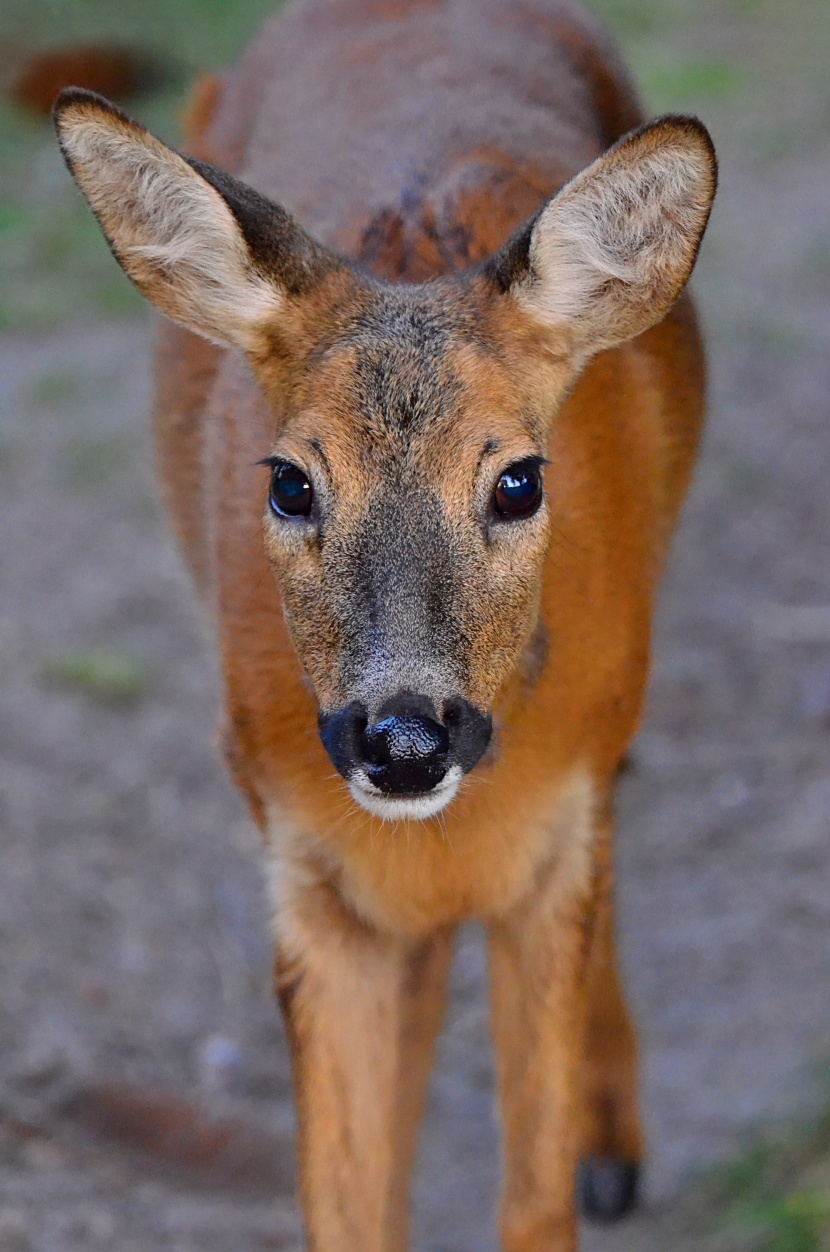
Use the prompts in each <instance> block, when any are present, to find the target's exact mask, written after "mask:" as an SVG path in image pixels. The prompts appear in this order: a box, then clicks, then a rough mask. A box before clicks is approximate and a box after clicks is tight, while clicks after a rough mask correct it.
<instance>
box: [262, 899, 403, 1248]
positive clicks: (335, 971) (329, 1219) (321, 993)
mask: <svg viewBox="0 0 830 1252" xmlns="http://www.w3.org/2000/svg"><path fill="white" fill-rule="evenodd" d="M304 879H305V876H304ZM407 956H408V949H407V946H406V945H405V944H404V943H403V941H400V940H398V939H396V938H394V937H391V936H388V935H382V934H379V933H378V932H376V931H374V930H373V929H372V928H371V927H369V926H368V925H367V924H366V923H365V922H363V921H362V920H361V919H360V918H358V917H357V916H356V915H355V914H354V913H352V912H351V910H350V909H349V908H348V907H347V905H346V904H345V903H344V902H343V900H342V899H341V898H340V896H339V894H338V892H337V890H336V888H335V887H334V886H333V885H332V884H331V883H330V882H327V881H325V880H320V879H318V880H316V881H315V880H308V879H305V880H304V881H303V882H302V885H300V886H297V885H295V886H294V887H293V888H292V889H291V890H290V893H289V894H288V898H287V899H284V902H283V908H282V911H281V916H280V920H279V937H278V944H277V967H276V982H277V990H278V993H279V996H280V1000H281V1002H282V1007H283V1011H284V1014H285V1020H286V1024H287V1029H288V1034H289V1039H290V1042H291V1048H292V1053H293V1061H294V1084H295V1090H296V1096H297V1108H298V1115H299V1169H300V1189H301V1194H302V1201H303V1208H304V1216H305V1223H306V1231H307V1236H308V1248H309V1252H386V1249H387V1231H388V1223H389V1214H390V1200H391V1194H392V1184H393V1160H394V1148H395V1135H394V1118H395V1108H396V1099H397V1079H398V1074H399V1039H400V1027H401V1010H402V1003H403V993H404V988H405V982H406V973H407V964H408V962H407Z"/></svg>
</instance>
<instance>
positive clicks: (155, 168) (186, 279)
mask: <svg viewBox="0 0 830 1252" xmlns="http://www.w3.org/2000/svg"><path fill="white" fill-rule="evenodd" d="M54 115H55V125H56V128H57V132H58V138H59V142H60V145H61V150H62V152H63V155H64V158H65V160H66V163H67V165H68V166H69V169H70V171H71V173H72V174H73V176H74V178H75V180H76V182H77V183H78V186H79V187H80V189H81V191H82V192H83V194H84V195H85V196H86V198H87V200H88V201H89V204H90V206H91V207H92V209H93V211H94V213H95V215H96V217H97V218H98V221H99V223H100V225H101V229H102V230H103V232H104V235H105V236H106V238H107V241H108V243H109V245H110V248H111V249H112V252H113V253H114V255H115V257H116V259H117V260H118V262H119V263H120V265H121V266H122V268H123V269H124V271H125V272H126V273H127V275H128V276H129V277H130V278H131V279H132V281H133V282H134V283H135V285H136V286H137V287H138V288H139V290H140V291H141V292H142V293H143V294H144V295H146V296H147V297H148V299H150V300H151V301H152V302H153V304H155V305H156V306H157V307H158V308H159V309H161V311H162V312H163V313H166V314H167V315H168V316H169V317H171V318H173V320H174V321H177V322H179V323H180V324H181V325H183V326H186V327H187V328H188V329H189V330H194V331H196V332H197V333H198V334H201V335H203V336H205V337H206V338H208V339H211V340H213V341H214V342H216V343H219V344H222V345H224V346H227V347H238V348H242V349H243V350H244V351H247V352H254V351H257V350H258V348H259V347H260V345H261V343H262V339H263V336H264V335H266V334H267V333H268V331H269V329H270V328H272V327H274V326H275V325H277V324H278V320H279V317H280V314H281V312H282V311H283V309H284V306H285V303H286V301H287V300H289V299H290V298H291V297H295V296H301V295H303V294H304V293H305V292H306V291H308V290H309V289H310V288H311V287H313V286H314V285H315V284H316V283H317V282H318V281H319V280H320V278H321V277H322V275H323V274H324V273H325V272H326V271H328V270H330V269H332V268H334V267H335V266H338V265H339V263H338V262H337V260H336V258H334V257H333V256H332V255H331V254H330V253H328V252H327V251H326V249H324V248H323V247H322V246H321V245H319V244H318V243H316V241H315V240H313V239H312V238H311V237H310V236H309V235H307V234H306V233H305V232H304V231H303V230H302V229H301V228H300V227H299V226H298V225H297V223H296V222H295V221H294V220H293V218H292V217H291V216H290V215H289V214H288V213H286V211H285V210H284V209H283V208H281V207H280V206H279V205H278V204H275V203H273V202H272V201H271V200H268V199H267V198H266V197H265V196H262V195H260V194H259V193H258V192H256V191H254V190H253V188H251V187H248V186H247V185H246V184H245V183H242V182H240V181H239V180H238V179H236V178H233V177H232V176H231V175H230V174H226V173H224V172H223V171H222V170H219V169H215V168H214V167H213V166H210V165H207V164H205V163H204V162H201V161H197V160H195V159H193V158H189V157H184V156H182V155H181V154H180V153H178V152H175V151H174V150H173V149H172V148H169V147H167V145H166V144H164V143H162V142H161V140H159V139H157V138H156V137H155V135H152V134H151V133H150V132H149V131H147V130H145V128H144V127H143V126H139V125H138V124H137V123H136V122H133V121H132V120H131V119H130V118H128V117H126V116H125V115H124V114H123V113H122V112H121V111H120V110H119V109H117V108H116V107H115V106H114V105H112V104H111V103H110V102H109V101H108V100H105V99H103V97H101V96H97V95H95V94H94V93H93V92H88V91H81V90H79V89H77V88H69V89H68V90H66V91H63V92H61V94H60V95H59V97H58V99H57V102H56V104H55V110H54Z"/></svg>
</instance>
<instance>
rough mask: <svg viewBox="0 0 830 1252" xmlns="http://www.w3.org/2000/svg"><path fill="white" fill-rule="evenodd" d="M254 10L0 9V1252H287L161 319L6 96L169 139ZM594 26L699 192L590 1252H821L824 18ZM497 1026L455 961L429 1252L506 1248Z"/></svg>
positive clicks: (36, 131)
mask: <svg viewBox="0 0 830 1252" xmlns="http://www.w3.org/2000/svg"><path fill="white" fill-rule="evenodd" d="M509 2H510V0H505V3H509ZM273 7H274V5H273V2H272V0H120V3H118V4H113V3H112V0H2V9H0V95H2V103H0V515H2V530H0V545H2V546H1V548H0V562H1V564H0V829H1V830H2V846H0V939H1V940H2V942H0V1249H2V1252H82V1250H83V1252H98V1250H99V1249H100V1250H104V1249H117V1252H150V1250H151V1249H152V1252H220V1250H221V1252H229V1250H230V1249H233V1250H234V1252H237V1250H238V1252H260V1250H261V1249H274V1248H276V1249H283V1248H284V1249H298V1248H299V1246H300V1236H299V1220H298V1216H297V1211H296V1208H295V1203H294V1199H293V1187H294V1179H293V1161H292V1152H293V1149H292V1135H293V1111H292V1102H291V1093H290V1075H289V1066H288V1060H287V1052H286V1046H285V1040H284V1037H283V1033H282V1027H281V1024H280V1022H279V1020H278V1016H277V1012H276V1010H275V1007H274V1004H273V1002H272V999H271V993H270V956H271V954H270V945H269V942H268V926H267V918H266V910H265V904H264V893H263V886H262V881H261V878H260V872H259V865H258V861H257V838H256V836H255V834H254V832H253V830H252V827H251V825H250V823H249V821H248V818H247V816H246V812H245V810H244V807H243V805H242V802H241V800H240V799H239V797H238V796H237V795H236V794H235V792H234V791H233V789H232V787H231V785H230V783H229V781H228V780H227V778H226V776H225V774H224V772H223V769H222V767H221V766H220V764H219V762H218V758H217V756H216V753H215V750H214V734H215V732H214V727H215V725H216V723H217V719H218V703H217V680H216V673H215V668H214V662H213V658H212V656H211V653H210V651H209V648H208V647H207V641H206V640H205V638H204V636H203V633H202V629H201V627H200V624H199V618H198V614H197V612H196V610H195V607H194V604H193V600H192V596H191V593H190V589H189V586H188V582H187V579H186V577H185V575H184V572H183V569H182V566H181V564H180V562H179V559H178V557H177V554H176V553H175V551H174V549H173V547H172V544H171V541H170V539H169V537H168V533H167V528H166V526H165V524H164V521H163V519H162V517H161V515H160V510H159V506H158V502H157V499H156V494H155V490H154V485H153V477H152V467H151V452H150V443H149V429H150V428H149V420H148V415H149V404H150V390H151V379H150V370H149V353H150V348H151V342H152V334H153V326H152V317H151V315H150V311H149V309H148V308H146V307H144V305H143V304H142V302H141V300H140V298H139V297H138V296H137V295H136V294H135V292H134V291H133V290H132V288H131V287H130V285H129V283H128V282H127V280H126V279H125V278H124V277H123V276H122V275H121V273H120V271H119V270H118V268H117V267H116V265H115V263H114V262H113V261H112V259H111V257H110V255H109V253H108V251H107V249H106V247H105V245H104V244H103V242H102V240H101V238H100V235H99V233H98V230H97V227H96V225H95V223H94V221H93V219H92V216H91V214H90V213H89V212H88V210H87V209H86V207H85V205H84V204H83V202H82V201H81V199H80V197H79V195H78V194H77V193H76V192H75V190H74V188H73V186H72V184H71V182H70V180H69V178H68V176H67V174H66V172H65V170H64V168H63V165H62V162H61V161H60V158H59V156H58V153H57V149H56V147H55V144H54V141H53V137H52V132H51V127H50V125H49V123H48V122H47V121H46V120H45V119H44V118H43V117H42V116H40V115H38V112H37V110H38V108H42V107H43V106H44V104H45V105H46V106H47V107H48V103H49V100H50V98H51V91H52V83H51V80H50V78H49V73H50V71H49V62H48V60H43V59H41V60H39V61H37V62H34V63H33V61H32V57H33V55H34V54H35V53H44V52H46V51H51V50H53V49H66V48H68V47H69V46H75V45H78V46H82V45H90V44H94V45H99V46H100V45H103V46H106V47H107V48H108V49H110V50H112V49H113V48H115V49H117V48H119V47H125V48H127V49H129V50H130V56H129V58H127V60H126V61H125V60H124V59H123V57H122V58H121V59H119V58H118V57H116V58H115V62H114V68H113V67H112V66H111V71H112V73H113V74H114V75H115V77H116V79H117V78H118V74H119V73H120V74H121V80H120V81H117V82H115V83H114V84H113V85H112V87H111V90H113V91H114V90H116V89H118V90H120V91H121V92H122V93H123V96H124V99H125V100H126V106H127V107H128V108H129V109H130V110H131V111H133V112H134V113H135V114H137V115H138V116H140V118H141V120H142V121H144V122H146V123H147V124H148V125H150V126H151V127H152V128H154V129H156V130H157V131H158V132H159V133H160V134H161V135H162V136H163V137H164V138H166V139H167V140H168V141H172V142H176V141H177V140H178V139H179V137H180V130H179V123H178V117H179V114H180V111H181V108H182V107H183V104H184V101H185V100H186V97H187V93H188V89H189V86H190V85H191V83H192V81H193V79H194V76H195V74H196V73H197V72H198V71H199V70H201V69H205V68H215V67H218V66H221V65H223V64H225V63H227V61H228V60H229V59H230V58H232V57H233V56H234V55H235V54H236V52H237V51H238V50H239V49H240V48H241V47H242V46H243V44H244V43H245V41H246V40H247V38H248V37H249V36H250V35H251V34H252V33H253V31H254V30H255V28H256V26H257V24H258V23H259V22H260V20H261V19H262V17H263V16H264V15H265V14H266V13H267V12H269V11H270V10H271V9H272V8H273ZM591 7H592V8H593V10H594V11H595V12H597V13H599V15H600V16H602V17H603V18H604V19H606V21H607V23H608V24H609V25H610V27H611V28H612V29H613V30H614V31H615V32H616V34H617V36H618V37H619V39H620V41H621V42H622V45H623V47H624V49H625V52H626V55H627V58H628V61H629V64H630V65H631V66H632V67H633V69H634V72H635V75H636V77H637V79H638V81H639V84H640V87H641V89H642V93H643V96H644V99H645V101H646V103H647V107H648V110H649V112H651V113H658V112H661V111H668V110H671V111H681V110H690V111H694V112H696V113H698V114H699V115H700V116H701V117H702V118H703V119H704V121H705V122H706V123H707V125H708V126H709V127H710V129H711V131H712V133H713V136H714V138H715V142H716V145H717V147H718V151H719V155H720V159H721V171H722V182H721V191H720V196H719V198H718V201H717V204H716V207H715V212H714V215H713V218H712V223H711V226H710V230H709V234H708V235H707V238H706V242H705V244H704V248H703V253H702V256H701V260H700V264H699V268H698V272H697V276H696V279H695V287H696V290H697V295H698V299H699V302H700V305H701V308H702V311H703V315H704V322H705V326H706V330H707V336H708V341H709V345H710V351H711V370H712V387H711V420H710V425H709V431H708V435H707V439H706V443H705V447H704V452H703V457H702V461H701V465H700V472H699V474H698V479H697V484H696V486H695V489H694V491H693V493H692V497H691V499H690V502H689V506H688V509H687V511H686V515H685V520H684V523H683V526H682V530H681V533H680V536H679V539H678V542H677V545H676V550H675V554H674V560H673V562H672V566H671V573H670V576H669V579H668V582H667V584H666V588H665V594H664V596H663V601H662V607H661V612H660V617H659V623H658V631H657V640H656V662H655V670H654V681H653V687H652V693H651V698H650V703H649V716H648V719H647V722H646V725H645V727H644V729H643V731H642V734H641V735H640V737H639V740H638V742H637V745H636V749H635V752H634V755H633V760H632V768H631V771H630V773H629V775H628V777H627V778H626V780H625V783H624V786H623V789H622V795H621V803H620V840H619V846H620V853H619V860H620V891H619V895H620V913H621V933H622V948H623V955H624V962H625V967H626V974H627V978H628V983H629V986H630V990H631V997H632V1000H633V1003H634V1006H635V1009H636V1011H637V1015H638V1018H639V1021H640V1023H641V1027H642V1037H643V1051H644V1058H643V1059H644V1078H643V1085H644V1105H645V1113H646V1121H647V1125H648V1129H649V1134H650V1158H649V1174H648V1205H647V1207H646V1209H645V1211H644V1212H643V1213H642V1214H641V1215H640V1216H639V1217H637V1218H636V1219H634V1220H633V1221H632V1222H630V1223H629V1224H628V1225H626V1226H625V1227H621V1228H619V1229H618V1230H614V1231H613V1232H610V1233H603V1232H597V1231H591V1232H589V1234H588V1236H587V1240H586V1246H587V1248H588V1249H589V1252H595V1250H597V1252H598V1250H600V1249H606V1248H607V1249H611V1248H614V1249H618V1250H619V1249H622V1250H623V1252H635V1250H636V1252H652V1250H653V1252H658V1250H659V1252H666V1249H668V1248H671V1249H673V1250H674V1249H684V1248H687V1247H688V1248H691V1247H694V1248H695V1249H697V1250H698V1252H700V1250H701V1249H703V1250H706V1252H710V1250H711V1252H715V1250H717V1252H743V1250H745V1252H816V1250H820V1249H822V1248H830V1077H828V1076H829V1075H830V1067H828V1057H830V753H828V748H830V559H828V553H829V552H830V491H828V484H830V73H828V62H829V61H830V5H828V3H827V0H789V2H788V3H787V4H783V3H782V0H594V2H593V4H592V5H591ZM133 54H138V55H137V56H135V55H133ZM99 63H100V57H99ZM33 64H34V65H35V69H34V70H33V68H32V66H33ZM119 66H120V67H121V68H120V69H119V68H118V67H119ZM125 67H126V68H125ZM54 85H58V84H54ZM101 86H102V88H103V89H107V84H106V82H104V83H102V84H101ZM484 987H485V969H484V954H483V949H482V945H481V939H480V935H479V934H478V933H477V932H476V931H475V930H474V929H473V930H471V931H469V932H468V933H465V934H464V936H463V937H462V939H461V942H460V944H459V953H458V962H457V969H456V974H455V979H454V999H453V1007H452V1010H451V1013H450V1016H449V1020H448V1026H447V1031H446V1034H445V1037H444V1040H443V1043H442V1047H441V1058H440V1065H439V1071H438V1074H437V1077H436V1081H435V1086H434V1091H433V1096H432V1104H431V1111H430V1119H429V1125H428V1129H427V1135H426V1139H425V1143H424V1151H423V1161H422V1168H421V1174H420V1180H419V1184H418V1221H417V1229H418V1232H419V1234H418V1241H417V1246H418V1248H420V1249H424V1250H426V1249H428V1250H429V1252H474V1250H475V1252H490V1250H492V1249H493V1247H494V1236H493V1223H492V1213H493V1208H494V1204H495V1197H496V1185H497V1184H496V1179H497V1170H498V1156H497V1148H496V1124H495V1119H494V1115H493V1111H492V1098H491V1097H492V1073H491V1059H490V1052H489V1045H488V1042H487V1019H486V1002H485V994H484Z"/></svg>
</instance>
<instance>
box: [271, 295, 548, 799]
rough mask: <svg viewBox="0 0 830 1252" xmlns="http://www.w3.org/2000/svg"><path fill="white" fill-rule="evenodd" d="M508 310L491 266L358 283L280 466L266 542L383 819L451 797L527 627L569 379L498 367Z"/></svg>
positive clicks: (342, 741)
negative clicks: (558, 406) (414, 279)
mask: <svg viewBox="0 0 830 1252" xmlns="http://www.w3.org/2000/svg"><path fill="white" fill-rule="evenodd" d="M498 303H499V302H498V298H497V293H496V290H495V288H494V287H493V285H492V283H490V282H489V281H488V280H487V279H485V278H480V279H478V280H476V281H470V282H466V283H462V282H451V281H448V282H447V283H445V284H434V285H430V286H426V287H413V288H382V287H377V288H374V289H369V290H367V291H365V292H363V293H362V298H361V300H360V304H361V308H360V311H359V312H358V313H357V314H356V315H354V316H352V317H351V318H349V320H348V322H347V324H346V326H345V327H344V328H342V329H341V331H340V333H339V334H338V335H337V337H336V338H335V339H334V340H333V341H331V342H330V343H329V344H327V346H326V347H325V348H324V349H322V350H318V351H316V352H315V353H314V354H313V359H312V361H311V362H310V363H309V366H308V367H307V370H306V372H305V376H304V377H303V379H302V381H301V383H300V384H299V386H298V387H297V399H296V400H295V404H296V406H297V407H296V409H295V411H294V412H292V413H291V415H290V416H289V417H288V419H287V420H286V421H285V424H284V426H283V427H282V429H281V430H280V432H279V434H278V436H277V439H276V441H275V444H274V447H273V450H272V456H271V458H270V466H271V485H270V491H269V500H268V509H267V513H266V523H265V533H266V549H267V552H268V556H269V559H270V560H271V563H272V566H273V568H274V570H275V572H276V574H277V577H278V579H279V582H280V586H281V589H282V593H283V600H284V604H285V608H286V613H287V617H288V621H289V623H290V627H291V632H292V636H293V639H294V643H295V646H296V649H297V652H298V654H299V656H300V659H301V660H302V661H303V663H304V665H305V667H306V669H307V671H308V673H309V674H310V676H311V678H312V680H313V682H314V686H315V690H316V692H317V696H318V700H319V703H320V710H321V716H320V724H321V731H322V735H323V742H324V743H325V745H326V748H327V749H328V751H329V754H330V755H331V758H332V760H333V761H334V764H335V765H336V766H337V768H338V769H339V770H340V772H341V773H343V774H344V776H345V777H347V778H348V779H349V782H350V785H351V789H352V792H353V794H354V795H355V796H356V798H358V799H359V800H360V801H361V803H363V804H365V805H366V807H368V808H370V809H371V810H372V811H374V812H379V813H382V814H384V815H391V814H393V813H398V812H400V811H401V810H402V809H403V811H405V812H406V813H407V814H408V815H415V816H422V815H423V816H425V815H427V814H428V813H430V812H434V811H437V809H438V808H439V807H442V806H443V804H445V803H446V802H447V801H448V800H449V799H451V798H452V795H453V794H454V793H455V790H456V789H457V787H458V783H459V781H460V779H461V777H462V776H463V774H464V773H466V772H467V771H469V770H470V769H472V768H473V766H475V765H476V763H477V762H478V761H479V759H480V758H481V756H482V754H483V752H484V751H485V749H486V747H487V744H488V742H489V739H490V711H491V709H492V705H493V701H494V698H495V696H496V694H497V692H498V691H499V689H500V687H501V686H502V684H503V683H504V681H505V679H506V677H507V676H508V674H509V673H510V672H511V670H512V669H513V667H514V666H515V664H516V661H517V658H518V657H519V656H520V655H521V653H522V651H523V650H524V648H525V646H526V644H527V642H528V639H529V637H530V635H531V633H532V632H533V630H534V627H535V625H536V619H537V613H538V603H539V594H540V587H541V568H542V561H543V558H544V553H545V548H546V537H547V516H548V513H547V505H546V501H545V492H544V463H545V449H546V436H547V426H548V420H549V414H550V411H551V409H552V407H554V405H552V403H551V394H550V393H551V388H552V389H553V391H554V393H555V390H556V386H557V382H559V384H560V386H561V385H564V383H565V381H566V377H567V375H566V372H565V371H564V370H563V369H562V367H561V364H560V366H559V368H558V369H557V367H556V363H555V362H553V361H552V362H551V363H550V365H549V366H548V367H547V369H545V370H542V369H539V367H538V362H535V363H536V365H537V369H536V371H535V376H534V371H533V370H532V369H531V368H530V365H531V361H530V360H529V359H528V354H527V352H525V354H524V359H523V355H522V353H521V351H520V348H519V344H518V342H514V343H513V347H514V352H513V354H512V359H511V360H507V359H506V358H507V356H508V352H507V349H508V346H509V343H510V340H511V338H512V340H514V341H515V340H517V337H516V336H515V335H513V336H512V337H510V336H508V337H507V341H506V340H505V332H504V328H500V327H499V325H498V322H499V319H498V317H497V308H494V307H493V306H494V305H495V306H498ZM543 376H544V379H543ZM543 381H544V383H545V384H547V385H546V386H544V385H542V383H543Z"/></svg>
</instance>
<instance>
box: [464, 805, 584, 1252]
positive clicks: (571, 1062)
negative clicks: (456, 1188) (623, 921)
mask: <svg viewBox="0 0 830 1252" xmlns="http://www.w3.org/2000/svg"><path fill="white" fill-rule="evenodd" d="M588 824H589V819H588V818H587V817H586V826H587V825H588ZM592 843H593V831H592V830H589V829H586V830H582V831H575V832H574V835H573V840H572V844H571V846H570V847H569V848H567V849H566V851H565V852H564V853H563V856H562V858H561V860H560V861H559V863H558V864H557V865H555V866H554V867H553V868H550V869H549V870H548V871H547V872H546V873H545V874H544V876H541V877H540V880H539V881H538V883H537V885H536V887H535V888H534V891H533V894H532V895H531V896H530V897H529V898H527V899H525V900H523V901H522V903H521V904H520V905H519V906H518V907H517V908H516V909H514V911H513V912H512V913H511V914H510V915H509V916H507V917H506V918H504V919H500V920H499V921H498V922H497V923H494V924H492V925H491V926H490V935H489V937H490V964H491V976H492V1000H493V1032H494V1036H495V1041H496V1056H497V1066H498V1076H499V1089H500V1100H501V1109H502V1120H503V1125H504V1147H505V1182H504V1191H503V1194H502V1204H501V1233H502V1242H503V1247H504V1249H505V1252H575V1249H576V1248H577V1214H576V1203H575V1185H574V1178H575V1171H576V1165H577V1156H578V1150H579V1147H580V1143H579V1137H580V1135H579V1132H580V1120H579V1119H580V1109H581V1106H582V1083H583V1078H584V1040H585V1023H586V1014H587V996H586V975H587V966H588V959H589V948H590V945H591V942H592V933H591V932H592V927H593V921H594V895H595V889H596V876H595V874H594V872H593V848H592Z"/></svg>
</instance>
